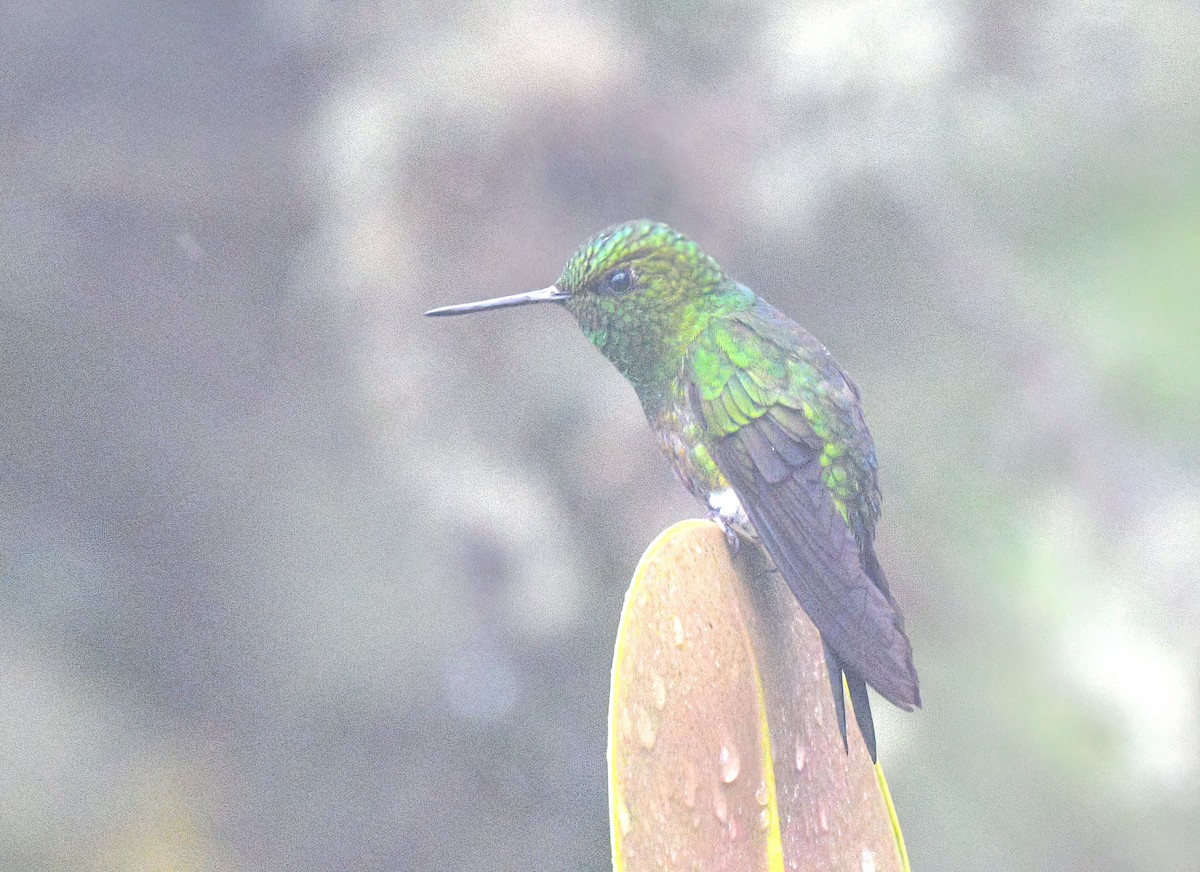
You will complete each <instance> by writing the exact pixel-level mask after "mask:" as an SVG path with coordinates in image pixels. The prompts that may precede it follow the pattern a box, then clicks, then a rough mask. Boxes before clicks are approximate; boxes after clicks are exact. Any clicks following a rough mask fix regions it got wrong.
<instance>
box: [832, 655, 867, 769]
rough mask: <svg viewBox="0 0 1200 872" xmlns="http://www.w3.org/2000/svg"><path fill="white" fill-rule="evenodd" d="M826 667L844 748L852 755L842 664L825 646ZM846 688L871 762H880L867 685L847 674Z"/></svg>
mask: <svg viewBox="0 0 1200 872" xmlns="http://www.w3.org/2000/svg"><path fill="white" fill-rule="evenodd" d="M825 666H826V668H827V669H828V670H829V690H830V691H831V692H832V693H833V710H834V711H835V712H836V713H837V719H838V729H839V730H841V732H842V746H843V747H845V749H846V753H847V754H849V753H850V740H849V738H848V736H847V735H846V697H845V693H844V691H843V686H842V674H843V673H842V662H841V661H840V660H838V656H837V655H836V654H834V653H833V652H832V651H831V650H829V646H828V645H826V646H825ZM845 675H846V685H845V686H846V687H848V688H850V702H851V704H852V705H853V706H854V720H855V721H857V722H858V731H859V732H860V733H862V737H863V742H864V743H865V744H866V746H867V753H868V754H870V755H871V762H872V763H874V762H876V761H877V760H878V756H877V753H876V748H875V722H874V721H873V720H872V719H871V700H870V698H869V697H868V696H867V683H866V682H865V681H863V680H862V679H861V678H859V677H858V676H857V675H851V674H850V673H846V674H845Z"/></svg>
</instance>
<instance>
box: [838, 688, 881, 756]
mask: <svg viewBox="0 0 1200 872" xmlns="http://www.w3.org/2000/svg"><path fill="white" fill-rule="evenodd" d="M846 686H847V687H849V688H850V702H851V703H852V704H853V705H854V720H856V721H858V731H859V732H860V733H862V737H863V741H864V742H866V743H867V753H868V754H870V755H871V762H872V763H875V762H877V760H878V757H877V756H876V754H875V722H874V721H872V720H871V700H870V699H868V698H867V683H866V682H865V681H863V680H862V679H861V678H859V677H858V676H857V675H850V674H849V673H847V674H846Z"/></svg>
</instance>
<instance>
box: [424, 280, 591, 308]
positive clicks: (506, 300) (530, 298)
mask: <svg viewBox="0 0 1200 872" xmlns="http://www.w3.org/2000/svg"><path fill="white" fill-rule="evenodd" d="M570 297H571V295H570V294H569V293H567V292H566V291H560V290H559V289H558V288H557V287H555V286H554V285H551V286H550V287H548V288H542V289H541V290H540V291H530V292H529V293H527V294H513V295H512V296H511V297H496V299H494V300H480V301H479V302H478V303H460V304H459V305H457V306H442V307H441V308H438V309H430V310H429V311H428V312H426V313H425V314H426V315H434V316H441V315H469V314H470V313H471V312H482V311H484V310H485V309H507V308H508V307H509V306H524V305H527V304H528V303H561V302H562V301H563V300H567V299H570Z"/></svg>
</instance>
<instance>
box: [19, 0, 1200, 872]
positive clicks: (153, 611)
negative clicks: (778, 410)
mask: <svg viewBox="0 0 1200 872" xmlns="http://www.w3.org/2000/svg"><path fill="white" fill-rule="evenodd" d="M0 83H2V89H3V95H4V96H3V100H2V101H0V867H3V868H4V869H12V870H63V869H81V870H100V869H104V870H110V869H112V870H149V869H154V870H159V869H163V870H221V872H241V870H260V869H271V870H275V869H279V870H343V869H359V870H374V869H378V870H395V869H405V870H407V869H413V870H424V869H463V870H525V869H572V870H576V869H578V870H602V869H606V868H609V846H608V819H607V811H606V783H605V766H604V753H605V737H606V732H605V717H606V713H607V711H606V707H607V693H608V673H609V666H610V657H611V651H612V642H613V638H614V633H615V629H616V625H617V619H618V616H619V611H620V607H621V602H622V596H623V593H624V590H625V585H626V583H627V581H628V578H629V576H630V574H631V572H632V570H633V568H634V565H635V563H636V561H637V559H638V557H639V555H640V554H641V552H642V550H643V549H644V548H645V546H646V545H647V544H648V543H649V542H650V540H651V539H652V538H653V537H654V536H655V535H656V534H657V533H658V532H659V531H660V530H661V529H662V528H663V527H665V526H666V525H667V524H669V523H671V522H673V521H675V520H678V519H681V518H684V517H689V516H694V515H696V514H697V513H698V512H699V511H700V510H699V507H698V506H697V505H695V504H693V502H692V501H691V499H690V497H689V496H688V495H687V494H685V493H684V492H683V491H682V489H680V488H679V487H678V485H677V484H676V483H675V481H674V479H673V476H672V474H671V473H670V471H669V469H668V467H667V464H666V463H665V462H664V461H663V459H662V458H661V457H659V456H658V453H657V448H656V447H655V445H654V442H653V439H652V438H651V437H650V435H649V433H648V430H647V428H646V425H645V421H644V420H643V419H642V417H641V411H640V409H639V407H638V404H637V401H636V399H635V398H634V395H633V393H632V391H631V390H630V389H629V388H628V387H627V386H626V385H625V383H624V382H623V381H622V380H621V378H620V377H619V376H618V375H617V373H616V372H615V371H614V370H613V369H612V368H611V367H610V366H609V365H608V364H607V363H606V362H605V361H604V360H603V359H602V358H601V357H600V356H599V355H598V354H597V353H596V352H595V351H594V349H592V348H591V347H590V346H589V345H588V344H587V343H586V341H585V340H584V339H583V338H582V336H581V334H580V333H579V331H578V330H577V328H576V327H575V325H574V323H573V322H572V320H571V319H570V318H569V316H568V315H566V313H564V312H561V311H557V310H555V309H553V308H552V307H539V308H535V309H525V310H520V311H512V312H503V313H496V314H493V315H490V316H479V317H476V318H473V319H463V320H454V321H432V320H425V319H422V318H421V317H420V313H421V312H422V311H423V310H424V309H427V308H429V307H431V306H434V305H439V304H444V303H450V302H459V301H465V300H471V299H477V298H481V297H486V296H493V295H498V294H506V293H513V292H516V291H520V290H527V289H532V288H537V287H543V286H545V285H547V284H549V283H550V282H552V281H554V279H555V278H556V277H557V276H558V272H559V269H560V268H561V266H562V264H563V263H564V262H565V260H566V259H567V257H568V256H569V255H570V253H571V252H572V250H573V249H574V248H575V246H576V245H577V244H578V243H579V242H581V241H582V240H583V239H584V238H585V237H587V236H588V235H590V234H591V233H592V232H594V231H596V230H599V229H600V228H602V227H604V226H606V225H608V224H610V223H613V222H615V221H619V220H623V219H628V218H633V217H643V216H645V217H654V218H658V219H661V220H665V221H668V222H670V223H672V224H674V225H676V226H677V227H679V228H680V229H682V230H684V231H685V232H687V233H689V234H690V235H692V236H693V237H694V238H695V239H697V240H698V241H699V242H700V243H701V244H702V245H703V246H705V248H706V249H707V250H708V251H709V252H710V253H711V254H713V255H714V256H715V257H716V258H717V259H718V260H719V261H720V262H721V263H722V264H723V265H724V266H725V267H726V269H727V270H728V271H729V272H730V273H731V274H733V275H734V276H736V277H737V278H739V279H741V280H742V281H744V282H746V283H748V284H749V285H750V286H751V287H753V288H755V289H756V290H757V291H758V292H760V293H761V294H763V295H764V296H766V297H767V298H768V299H770V300H771V301H773V302H774V303H776V304H777V305H779V306H780V307H782V308H783V309H784V310H786V311H787V312H789V313H790V314H792V315H793V316H794V317H795V318H796V319H797V320H799V321H800V322H801V323H803V324H805V325H806V326H807V327H809V328H810V329H811V330H812V331H813V332H814V333H816V334H817V335H818V336H820V337H821V338H822V339H823V340H824V341H825V342H826V343H827V344H828V345H829V347H830V348H831V349H832V351H833V352H834V354H835V355H836V356H837V357H838V358H839V360H840V361H841V362H842V364H843V365H844V366H845V367H846V368H847V369H848V370H849V371H850V372H851V373H853V374H854V376H855V377H856V379H857V381H858V382H859V384H860V385H861V387H862V390H863V393H864V399H865V405H866V409H867V414H868V419H869V421H870V423H871V426H872V429H873V431H874V434H875V437H876V441H877V444H878V451H879V456H880V465H881V470H882V473H881V480H882V486H883V489H884V516H883V519H882V522H881V531H880V553H881V555H882V557H883V560H884V563H885V565H886V566H887V567H888V572H889V574H890V576H891V578H892V580H893V586H894V589H895V590H896V591H897V594H898V596H899V599H900V601H901V602H902V603H903V605H904V607H905V610H906V614H907V618H908V627H909V630H910V633H911V636H912V639H913V643H914V648H915V652H916V659H917V665H918V669H919V670H920V673H921V678H922V685H923V688H922V689H923V695H924V699H925V708H924V710H922V711H920V712H919V713H916V714H913V715H905V714H902V713H900V712H898V711H896V710H894V709H892V708H890V707H888V706H886V705H882V704H881V705H879V706H877V709H878V714H877V720H878V722H879V728H880V732H881V741H880V747H881V751H882V757H883V759H884V761H885V763H886V766H887V770H888V774H889V777H890V780H891V783H892V788H893V793H894V796H895V799H896V804H897V807H898V810H899V814H900V818H901V821H902V823H903V826H904V831H905V834H906V836H907V840H908V845H909V849H910V853H911V858H912V863H913V868H914V869H917V870H921V872H935V870H947V872H949V870H961V869H972V868H1005V869H1021V870H1044V869H1056V870H1084V869H1088V870H1090V869H1095V868H1115V869H1125V870H1156V872H1160V870H1175V869H1179V870H1194V869H1196V868H1197V865H1196V864H1197V860H1196V857H1197V856H1198V855H1200V791H1197V789H1196V782H1197V777H1198V776H1200V739H1198V738H1197V736H1198V733H1200V667H1198V661H1200V641H1198V636H1197V631H1196V628H1197V627H1198V626H1200V597H1198V596H1197V594H1198V592H1200V437H1198V436H1197V433H1198V432H1200V352H1198V351H1197V337H1198V336H1200V303H1198V302H1197V295H1198V294H1200V278H1198V277H1200V147H1198V146H1197V143H1198V142H1200V100H1198V99H1197V95H1198V94H1200V9H1198V8H1197V7H1196V5H1195V4H1194V3H1191V2H1187V0H1177V2H1170V0H1164V2H1138V0H1086V2H1084V0H1049V2H1036V3H1035V2H1027V0H1005V2H997V3H990V4H976V5H975V6H973V7H972V6H967V5H964V4H959V3H952V2H948V0H846V2H809V3H761V4H751V3H736V2H700V0H693V2H666V3H636V2H631V3H625V4H613V5H605V4H594V3H582V2H569V0H568V2H557V3H548V2H538V0H522V2H515V3H509V4H506V5H505V6H504V8H497V7H496V5H495V4H493V3H485V2H476V0H461V2H447V3H439V4H416V3H397V2H382V0H339V2H334V0H294V2H285V0H276V2H261V3H249V2H237V0H226V2H219V3H180V4H159V5H154V4H135V3H121V2H101V0H70V2H66V0H37V2H34V0H16V2H9V3H6V4H5V6H4V9H3V11H0Z"/></svg>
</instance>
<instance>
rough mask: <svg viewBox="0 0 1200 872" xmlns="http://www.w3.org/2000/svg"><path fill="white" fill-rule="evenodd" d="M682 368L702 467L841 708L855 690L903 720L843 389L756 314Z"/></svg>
mask: <svg viewBox="0 0 1200 872" xmlns="http://www.w3.org/2000/svg"><path fill="white" fill-rule="evenodd" d="M687 365H688V366H689V367H690V368H691V373H690V374H689V375H690V378H689V379H688V381H689V383H690V384H691V385H692V387H691V388H689V402H690V405H691V406H692V410H693V413H695V414H698V415H699V416H700V417H701V418H702V419H703V421H704V429H705V433H706V434H707V440H706V441H707V442H708V445H709V450H710V453H711V454H712V457H713V460H714V461H715V462H716V464H717V467H718V468H719V469H720V470H721V472H722V473H723V474H724V475H725V477H726V478H727V479H728V480H729V482H730V484H731V485H732V486H733V489H734V492H735V493H736V494H737V495H738V498H739V500H740V501H741V504H742V506H743V507H744V508H745V510H746V512H747V514H748V515H749V517H750V520H751V521H752V522H753V524H754V527H755V529H756V530H757V531H758V534H759V536H760V537H761V539H762V542H763V544H764V545H765V546H766V549H767V551H768V553H769V554H770V555H771V558H772V559H773V560H774V561H775V565H776V567H777V568H778V569H779V571H780V572H781V573H782V575H783V577H784V579H785V580H786V581H787V583H788V585H789V587H791V589H792V592H793V593H794V594H795V595H796V599H797V600H799V602H800V605H801V606H802V607H803V608H804V611H805V612H807V613H808V616H809V617H810V618H811V619H812V621H813V623H814V624H815V625H816V627H817V629H818V630H819V631H820V633H821V637H822V638H823V640H824V641H825V644H826V646H827V647H828V648H829V649H830V650H831V651H832V653H833V655H834V656H835V659H836V661H837V662H838V663H839V664H840V668H841V669H843V670H845V672H846V673H847V677H848V679H854V678H857V679H858V680H859V686H858V687H856V686H855V685H854V684H852V685H851V689H852V697H853V696H854V695H855V694H854V691H856V690H860V689H861V681H862V680H865V681H866V682H867V683H868V684H870V685H871V686H872V687H874V688H875V689H876V690H877V691H878V692H879V693H881V694H882V695H883V696H884V697H886V698H887V699H888V700H889V701H891V702H892V703H894V704H895V705H897V706H899V707H900V708H902V709H905V710H911V709H912V707H913V706H916V705H920V695H919V691H918V688H917V676H916V671H915V670H914V668H913V665H912V649H911V646H910V645H909V641H908V638H907V637H906V636H905V634H904V620H903V618H902V617H901V615H900V611H899V609H898V608H897V607H896V603H895V601H894V600H893V599H892V597H891V594H890V593H889V592H888V589H887V582H886V580H885V579H884V576H883V573H882V571H880V570H879V568H878V562H877V561H876V560H875V559H874V551H873V550H872V546H871V539H872V537H873V532H874V521H875V516H876V514H877V513H878V491H877V490H876V486H875V469H874V467H875V458H874V448H873V446H872V444H871V437H870V434H869V432H868V431H867V428H866V424H865V422H864V421H863V418H862V414H861V411H860V410H859V406H858V396H857V390H856V389H855V388H854V386H853V384H852V383H851V382H850V381H849V380H848V379H847V378H846V377H845V376H844V375H843V374H842V372H841V370H840V369H839V368H838V367H837V364H836V363H834V362H833V360H832V358H831V357H830V356H829V353H828V352H827V351H826V350H825V348H824V347H823V346H822V345H821V344H820V343H819V342H817V340H816V339H814V338H813V337H812V336H811V335H810V334H808V333H807V332H806V331H804V330H803V329H802V328H800V327H799V326H798V325H796V324H795V323H794V322H791V321H790V320H788V319H787V318H786V317H785V316H784V315H782V314H781V313H779V312H778V311H777V310H775V309H773V308H771V307H769V306H768V305H767V304H765V303H761V302H760V303H759V304H758V306H757V307H756V308H755V309H752V310H749V311H747V312H744V313H739V314H737V315H734V316H730V317H726V318H724V319H722V320H721V321H720V322H717V323H714V324H713V325H711V326H710V327H709V329H707V330H706V331H705V332H704V334H702V336H701V337H699V338H698V339H697V340H696V342H694V343H693V346H692V348H691V350H690V352H689V355H688V362H687ZM868 555H869V556H868ZM868 566H869V569H868ZM836 678H837V687H836V689H835V691H836V692H835V698H836V699H838V700H840V699H841V681H840V676H837V677H836ZM860 695H861V696H862V697H864V698H865V695H866V694H865V691H862V692H861V694H860ZM868 719H869V715H868Z"/></svg>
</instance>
